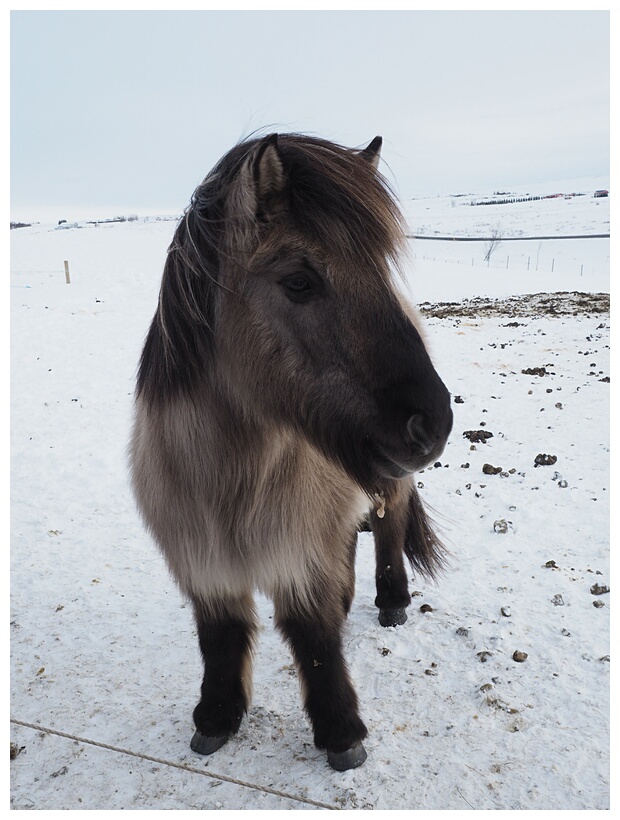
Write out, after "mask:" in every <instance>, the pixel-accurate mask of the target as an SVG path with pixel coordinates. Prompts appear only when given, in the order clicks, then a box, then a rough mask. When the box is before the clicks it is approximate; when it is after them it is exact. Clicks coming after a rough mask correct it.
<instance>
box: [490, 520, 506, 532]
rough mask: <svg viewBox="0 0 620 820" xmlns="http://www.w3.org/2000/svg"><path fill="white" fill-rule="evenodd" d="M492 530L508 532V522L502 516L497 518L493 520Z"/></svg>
mask: <svg viewBox="0 0 620 820" xmlns="http://www.w3.org/2000/svg"><path fill="white" fill-rule="evenodd" d="M493 531H494V532H499V533H502V534H503V533H506V532H508V522H507V521H506V519H504V518H499V519H498V520H497V521H494V522H493Z"/></svg>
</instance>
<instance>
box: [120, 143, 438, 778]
mask: <svg viewBox="0 0 620 820" xmlns="http://www.w3.org/2000/svg"><path fill="white" fill-rule="evenodd" d="M379 147H380V140H375V141H373V143H371V145H370V146H369V147H368V148H367V149H366V150H365V151H362V152H359V151H355V150H351V149H345V148H342V147H340V146H337V145H334V144H333V143H329V142H326V141H324V140H319V139H316V138H310V137H303V136H300V135H290V134H289V135H271V136H269V137H265V138H262V139H255V140H251V141H249V142H246V143H243V144H241V145H238V146H237V147H235V148H234V149H233V150H232V151H231V152H229V154H227V155H226V156H225V157H224V158H223V159H222V160H221V161H220V162H219V163H218V165H217V166H216V167H215V168H214V170H213V171H212V172H211V174H210V175H209V176H208V177H207V178H206V179H205V180H204V182H203V183H202V184H201V185H200V186H199V187H198V188H197V190H196V192H195V193H194V196H193V198H192V202H191V204H190V206H189V208H188V210H187V211H186V213H185V215H184V217H183V219H182V220H181V222H180V223H179V226H178V228H177V231H176V233H175V237H174V239H173V242H172V243H171V245H170V248H169V251H168V258H167V260H166V264H165V268H164V274H163V279H162V285H161V292H160V298H159V306H158V310H157V312H156V314H155V317H154V319H153V322H152V324H151V327H150V329H149V332H148V336H147V339H146V342H145V346H144V350H143V353H142V358H141V361H140V368H139V374H138V385H137V394H136V421H135V426H134V431H133V437H132V442H131V448H130V454H131V468H132V478H133V487H134V491H135V495H136V499H137V502H138V506H139V508H140V511H141V513H142V515H143V517H144V520H145V522H146V525H147V527H148V528H149V530H150V531H151V533H152V534H153V536H154V538H155V539H156V541H157V543H158V545H159V546H160V548H161V549H162V551H163V553H164V555H165V557H166V559H167V561H168V565H169V567H170V569H171V571H172V574H173V575H174V577H175V579H176V580H177V582H178V584H179V586H180V588H181V589H182V590H183V592H184V593H185V594H186V595H187V596H188V597H189V598H190V599H191V600H192V602H193V605H194V611H195V614H196V623H197V628H198V635H199V641H200V646H201V650H202V653H203V658H204V662H205V676H204V681H203V687H202V698H201V702H200V704H199V705H198V707H197V708H196V710H195V712H194V720H195V722H196V728H197V732H196V735H195V738H194V741H193V747H194V748H197V749H198V750H199V751H200V750H201V748H203V747H204V748H207V747H209V751H210V750H211V748H210V745H209V744H211V741H212V740H213V739H214V738H215V739H216V741H217V742H219V739H222V742H223V740H225V739H226V737H228V736H229V735H230V734H232V733H234V732H235V731H236V730H237V728H238V726H239V721H240V720H241V716H242V714H243V712H244V711H245V710H246V709H247V706H248V703H249V697H250V689H251V683H250V681H251V674H250V663H251V648H252V641H253V635H254V633H255V629H256V618H255V614H254V607H253V603H252V594H253V592H254V590H255V589H260V590H262V591H263V592H265V593H266V594H268V595H269V596H270V597H271V598H272V599H273V601H274V606H275V615H276V623H277V625H278V627H279V629H280V630H281V631H282V633H283V635H284V636H285V638H286V639H287V641H288V642H289V644H290V646H291V649H292V651H293V654H294V656H295V659H296V662H297V664H298V667H299V670H300V677H301V681H302V689H303V693H304V702H305V706H306V709H307V711H308V714H309V716H310V719H311V721H312V723H313V727H314V733H315V742H316V744H317V745H318V746H319V747H321V748H326V749H327V750H328V753H329V754H330V755H331V757H330V762H331V763H332V765H335V766H336V767H338V766H339V765H340V764H342V765H345V767H347V765H348V764H347V761H348V760H349V758H348V757H346V755H347V754H348V750H350V749H351V748H354V749H356V748H357V744H359V742H360V741H361V740H362V739H363V737H364V736H365V734H366V729H365V727H364V724H363V723H362V721H361V719H360V717H359V714H358V709H357V699H356V696H355V692H354V689H353V686H352V684H351V681H350V679H349V676H348V673H347V670H346V666H345V663H344V660H343V657H342V648H341V637H340V635H341V628H342V624H343V622H344V619H345V617H346V614H347V612H348V610H349V608H350V606H351V601H352V598H353V590H354V559H355V536H356V532H357V528H358V526H359V524H360V521H362V519H363V518H364V517H365V516H367V515H368V513H369V511H372V512H371V514H370V522H371V526H372V529H373V532H374V533H375V542H376V549H377V601H376V603H377V606H378V607H379V608H380V610H381V611H383V612H385V611H387V612H391V611H393V610H402V611H403V612H404V607H406V606H407V604H408V603H409V602H410V598H409V593H408V591H407V577H406V573H405V569H404V564H403V554H405V555H406V556H407V557H408V558H409V560H410V562H411V563H412V565H413V566H414V567H415V568H416V569H418V570H421V571H423V572H427V573H431V574H432V572H433V571H434V570H435V568H436V567H437V565H438V564H439V563H440V562H441V556H442V551H441V545H440V543H439V541H438V540H437V538H436V536H435V534H434V533H433V530H432V528H431V526H430V524H429V522H428V519H427V517H426V514H425V512H424V509H423V507H422V505H421V502H420V500H419V498H418V495H417V492H416V491H415V489H414V487H413V484H412V481H411V478H410V475H411V473H412V472H413V471H414V470H416V469H419V468H421V467H422V466H424V465H425V464H427V463H429V461H432V460H433V459H435V458H436V457H437V456H438V455H439V453H440V452H441V450H442V449H443V446H444V444H445V441H446V438H447V436H448V434H449V432H450V427H451V423H452V414H451V410H450V399H449V394H448V392H447V390H446V388H445V387H444V385H443V383H442V382H441V380H440V379H439V377H438V375H437V373H436V372H435V370H434V368H433V366H432V364H431V362H430V359H429V357H428V354H427V353H426V350H425V348H424V344H423V341H422V339H421V337H420V334H419V332H418V330H417V328H416V326H415V319H414V314H413V311H412V309H411V308H410V307H409V306H408V305H407V304H406V303H405V301H404V299H403V298H402V296H400V295H399V294H398V293H397V291H396V289H395V287H394V284H393V280H392V267H394V266H395V265H397V263H398V259H399V256H400V254H401V252H402V250H403V246H404V231H403V224H402V219H401V216H400V212H399V210H398V207H397V205H396V202H395V200H394V198H393V196H392V194H391V192H390V191H389V188H388V187H387V184H386V183H385V180H384V179H383V178H382V177H381V176H380V174H378V173H377V171H376V162H377V159H378V149H379ZM383 507H384V508H385V515H384V517H383V518H381V517H379V516H378V515H377V511H379V512H381V511H382V510H383ZM196 737H198V740H197V741H196ZM205 738H206V739H207V744H206V746H204V744H203V741H204V739H205ZM201 744H202V746H201ZM211 745H217V744H216V743H215V741H214V744H211ZM341 754H344V755H345V758H341V757H338V755H341ZM334 756H335V757H334ZM343 759H344V761H345V762H344V764H343V763H342V760H343ZM338 761H340V764H339V763H338ZM351 765H358V763H357V762H355V763H351Z"/></svg>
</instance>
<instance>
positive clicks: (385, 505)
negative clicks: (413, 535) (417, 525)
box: [370, 481, 411, 626]
mask: <svg viewBox="0 0 620 820" xmlns="http://www.w3.org/2000/svg"><path fill="white" fill-rule="evenodd" d="M410 492H411V487H410V485H409V483H408V482H400V481H398V482H396V481H395V482H393V483H392V482H391V483H390V484H389V486H386V491H385V493H384V495H383V496H382V502H381V503H378V504H377V507H375V509H373V510H372V511H371V513H370V528H371V530H372V532H373V535H374V540H375V556H376V574H375V581H376V586H377V597H376V598H375V606H377V607H378V608H379V623H380V624H381V626H398V625H400V624H404V623H405V621H406V620H407V612H406V608H407V607H408V606H409V604H410V603H411V595H410V594H409V589H408V578H407V572H406V570H405V561H404V552H403V550H404V545H405V538H406V535H407V525H408V518H409V495H410Z"/></svg>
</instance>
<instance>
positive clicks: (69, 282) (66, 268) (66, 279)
mask: <svg viewBox="0 0 620 820" xmlns="http://www.w3.org/2000/svg"><path fill="white" fill-rule="evenodd" d="M65 281H66V283H67V284H68V285H70V284H71V276H70V275H69V263H68V262H67V260H66V259H65Z"/></svg>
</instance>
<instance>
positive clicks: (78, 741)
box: [10, 180, 610, 810]
mask: <svg viewBox="0 0 620 820" xmlns="http://www.w3.org/2000/svg"><path fill="white" fill-rule="evenodd" d="M601 187H605V188H608V187H609V185H608V182H607V184H604V183H602V182H601V181H600V180H591V181H585V182H584V181H579V184H577V183H575V182H574V181H573V182H570V181H569V182H568V183H565V184H561V183H554V184H553V186H552V187H551V188H550V189H549V190H546V191H545V193H557V192H563V193H572V192H575V191H578V192H582V193H584V196H582V197H574V198H571V199H564V198H558V199H549V200H537V201H534V202H527V203H518V204H517V203H515V204H510V205H488V206H480V207H472V206H470V205H469V201H470V199H469V198H468V197H455V196H451V197H431V198H427V199H424V200H414V201H410V202H405V203H404V204H403V207H404V210H405V213H406V215H407V218H408V220H409V225H410V227H411V232H412V233H415V234H423V233H426V234H431V233H436V234H440V235H442V236H452V235H461V236H462V235H468V236H482V237H485V236H487V235H488V233H487V232H488V230H489V228H497V230H498V233H499V235H500V236H501V238H502V242H501V243H500V245H499V246H498V247H497V248H496V249H494V250H493V253H492V255H491V258H490V259H489V262H488V264H487V262H485V261H484V258H483V257H484V254H485V253H486V250H487V246H488V243H485V242H482V241H481V242H475V243H469V242H455V241H437V240H432V241H431V240H424V239H421V240H420V239H418V240H414V241H412V248H413V251H412V255H411V259H410V260H409V262H408V265H407V269H406V273H407V284H408V286H409V289H410V291H411V293H412V294H413V295H414V297H415V300H416V301H418V302H419V303H429V304H422V305H421V308H422V314H423V316H424V323H425V328H426V337H427V342H428V346H429V349H430V350H431V352H432V355H433V358H434V361H435V364H436V366H437V369H438V371H439V372H440V374H441V375H442V377H443V379H444V381H445V382H446V384H447V385H448V387H449V389H450V390H451V392H452V394H453V396H455V397H456V396H459V397H461V399H462V402H461V401H459V402H455V403H454V405H453V406H454V412H455V424H454V431H453V434H452V437H451V439H450V441H449V443H448V446H447V448H446V450H445V452H444V454H443V455H442V457H441V461H440V464H441V466H435V467H430V468H427V469H426V470H424V471H423V472H422V473H420V474H419V475H418V476H417V477H416V481H418V482H420V493H421V495H422V497H423V498H424V500H425V501H426V502H427V503H428V505H429V506H430V507H431V508H432V510H433V516H434V519H435V521H436V522H437V524H438V526H439V528H440V529H441V532H442V534H443V537H444V539H445V541H446V543H447V545H448V547H449V549H450V551H451V560H450V565H449V567H448V568H447V570H446V571H445V573H444V575H443V577H441V578H440V579H439V581H438V582H437V583H436V584H433V583H428V582H425V581H423V580H422V579H419V578H412V583H411V590H412V591H413V592H414V593H416V594H414V597H413V602H412V605H411V607H410V608H409V620H408V622H407V623H406V624H405V625H403V626H400V627H396V628H388V629H384V628H382V627H381V626H379V624H378V621H377V611H376V609H375V607H374V605H373V599H374V594H375V593H374V564H373V546H372V536H370V535H369V534H361V535H360V538H359V551H358V561H357V567H356V570H357V591H356V599H355V601H354V604H353V609H352V612H351V616H350V618H349V622H348V624H347V629H346V639H345V645H346V652H347V658H348V661H349V664H350V668H351V672H352V676H353V679H354V681H355V683H356V686H357V690H358V693H359V697H360V703H361V710H362V715H363V717H364V720H365V722H366V723H367V725H368V728H369V737H368V740H367V742H366V744H365V745H366V748H367V751H368V760H367V762H366V763H365V764H364V766H362V767H361V768H359V769H356V770H353V771H349V772H345V773H342V774H339V773H336V772H334V771H332V770H331V769H330V768H329V767H328V765H327V763H326V760H325V755H324V753H323V752H320V751H318V750H316V749H315V748H314V746H313V744H312V737H311V732H310V728H309V725H308V721H307V719H306V717H305V715H304V713H303V711H302V709H301V704H300V696H299V691H298V681H297V679H296V677H295V672H294V669H293V666H292V660H291V657H290V655H289V653H288V650H287V649H286V648H285V646H284V645H283V643H282V642H281V640H280V638H279V637H278V635H277V634H276V632H275V630H274V629H273V626H272V623H273V620H272V609H271V604H270V602H269V601H268V600H266V599H263V598H259V599H258V606H259V612H260V616H261V621H262V630H261V633H260V639H259V644H258V649H257V653H256V659H255V670H254V699H253V703H252V706H251V708H250V711H249V713H248V715H247V716H246V718H245V719H244V721H243V723H242V727H241V730H240V732H239V734H238V735H237V736H236V737H235V738H233V739H232V740H230V741H229V742H228V744H227V745H226V746H224V747H223V748H222V749H221V750H220V751H218V752H217V753H216V754H215V755H213V756H212V757H210V758H201V757H200V756H198V755H195V754H193V753H192V752H191V751H190V749H189V738H190V736H191V732H192V720H191V713H192V709H193V707H194V705H195V701H196V700H197V696H198V691H199V684H200V675H201V665H200V658H199V652H198V646H197V641H196V638H195V634H194V629H193V624H192V619H191V613H190V610H189V608H188V607H187V606H186V604H185V602H184V601H183V600H182V598H181V596H180V595H179V593H178V591H177V589H176V587H175V586H174V584H173V582H172V581H171V579H170V577H169V575H168V572H167V569H166V567H165V564H164V562H163V560H162V558H161V557H160V556H159V554H158V552H157V550H156V548H155V547H154V545H153V544H152V542H151V541H150V539H149V538H148V536H147V535H146V534H145V532H144V530H143V527H142V525H141V523H140V521H139V518H138V515H137V513H136V511H135V508H134V504H133V501H132V498H131V494H130V491H129V487H128V480H127V470H126V455H125V449H126V444H127V439H128V434H129V426H130V422H131V417H132V394H133V385H134V377H135V369H136V363H137V360H138V357H139V353H140V348H141V344H142V341H143V338H144V334H145V332H146V329H147V326H148V323H149V321H150V318H151V316H152V313H153V311H154V308H155V302H156V299H157V293H158V288H159V279H160V275H161V269H162V265H163V259H164V256H165V252H166V247H167V245H168V243H169V241H170V239H171V237H172V233H173V231H174V227H175V223H174V221H159V220H155V219H153V218H150V219H149V220H148V221H145V220H144V219H139V220H138V221H133V222H123V223H107V224H100V225H99V226H95V225H92V224H87V223H86V222H79V221H78V227H77V228H66V226H63V227H64V228H65V229H63V230H55V227H56V226H55V225H51V224H50V225H33V226H32V227H27V228H20V229H16V230H13V231H12V232H11V243H12V249H11V250H12V259H11V305H12V307H11V311H12V336H11V339H12V343H11V355H12V372H11V408H12V429H11V447H12V475H11V483H12V546H11V578H12V582H11V650H12V653H11V654H12V657H11V664H12V665H11V719H12V722H11V729H10V736H11V742H12V743H13V744H15V749H16V751H18V754H17V756H16V757H15V759H13V760H12V761H11V805H12V807H13V808H15V809H74V810H75V809H89V810H92V809H177V810H179V809H274V810H275V809H317V808H322V807H325V808H330V807H331V808H345V809H457V810H470V809H478V810H479V809H506V810H508V809H513V810H514V809H527V810H533V809H539V810H540V809H542V810H549V809H565V810H566V809H579V810H588V809H589V810H600V809H606V808H609V800H610V798H609V734H610V733H609V726H610V717H609V667H610V664H609V662H608V661H609V652H610V649H609V614H610V594H609V593H604V594H600V595H595V594H593V593H592V592H591V588H592V587H593V586H594V585H595V584H599V585H607V586H609V513H610V505H609V389H610V385H609V384H608V383H607V381H604V379H605V377H608V376H609V375H610V371H609V315H608V314H605V313H603V314H601V313H594V312H592V311H590V310H589V308H588V306H587V305H586V307H582V308H581V309H579V310H577V312H575V313H571V314H563V313H561V312H559V313H556V314H549V313H548V312H545V310H544V309H542V308H541V307H540V300H530V299H527V298H526V297H527V295H528V294H537V293H560V292H577V291H578V292H582V293H586V294H588V293H609V240H608V239H583V240H577V239H562V238H561V237H562V236H572V235H580V234H588V235H591V234H602V233H608V232H609V199H594V198H593V197H592V192H593V191H594V190H596V189H597V188H601ZM502 190H504V189H502ZM537 192H538V191H537ZM489 193H492V192H486V194H489ZM483 195H485V192H482V193H478V194H476V195H475V196H474V195H472V197H471V198H478V197H482V196H483ZM60 216H62V214H61V215H60ZM543 233H544V235H553V236H557V237H558V238H557V239H554V240H553V241H542V242H541V241H537V240H532V241H530V242H523V243H522V242H517V241H513V242H510V241H508V240H507V237H509V236H516V235H521V236H540V235H542V234H543ZM537 254H538V256H537ZM528 256H529V258H530V266H529V270H528V268H527V257H528ZM507 257H509V259H508V260H507ZM536 258H537V262H538V270H535V264H534V260H536ZM64 260H68V261H69V265H70V272H71V284H70V285H67V284H66V283H65V276H64V269H63V261H64ZM552 268H553V270H552ZM514 295H519V296H522V297H523V298H522V299H517V300H513V302H512V303H511V304H513V305H515V310H514V315H510V314H507V315H500V314H499V313H495V314H494V313H490V314H488V313H485V314H484V315H476V313H475V310H472V304H473V303H472V301H471V300H472V299H473V298H474V297H488V298H489V299H491V300H493V299H503V298H505V297H509V296H514ZM558 298H559V299H561V300H563V302H562V303H563V304H569V305H570V304H573V305H574V304H575V303H576V300H575V299H574V298H569V297H558ZM464 299H469V300H470V301H469V302H468V303H466V305H465V306H464V307H463V308H462V309H461V308H454V306H453V307H452V308H451V309H449V310H444V312H443V314H442V311H441V309H438V308H436V307H433V303H437V302H442V301H443V302H459V301H461V300H464ZM537 305H538V306H537ZM519 306H520V308H519V309H517V307H519ZM459 311H460V312H459ZM515 323H516V324H515ZM540 367H544V368H545V371H546V375H542V376H541V375H535V374H526V373H523V372H522V371H523V370H527V369H533V368H540ZM479 429H485V430H487V431H489V432H492V433H493V437H491V438H489V439H488V440H487V442H486V443H484V444H482V443H478V444H474V445H473V446H472V444H471V443H470V441H469V440H468V439H467V438H465V437H464V436H463V435H462V433H463V432H465V431H469V430H479ZM538 454H550V455H554V456H556V457H557V461H556V462H555V464H553V465H549V466H538V467H536V466H535V458H536V456H537V455H538ZM465 464H469V466H468V467H465V466H463V465H465ZM484 464H491V465H492V466H499V467H502V472H501V473H499V474H496V475H486V474H484V473H483V471H482V468H483V466H484ZM511 471H512V472H511ZM499 521H503V522H505V524H504V525H503V526H504V527H505V528H506V532H496V531H495V528H494V524H495V522H499ZM498 528H499V529H501V527H498ZM550 562H553V563H550ZM597 602H601V603H602V604H603V606H600V607H597V606H595V604H596V603H597ZM422 604H429V605H430V606H431V608H432V611H430V612H426V613H423V612H421V611H420V606H421V605H422ZM502 608H503V609H504V612H505V613H506V614H502ZM515 651H520V652H524V653H527V658H526V660H525V661H523V662H517V661H515V660H513V655H514V653H515Z"/></svg>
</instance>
